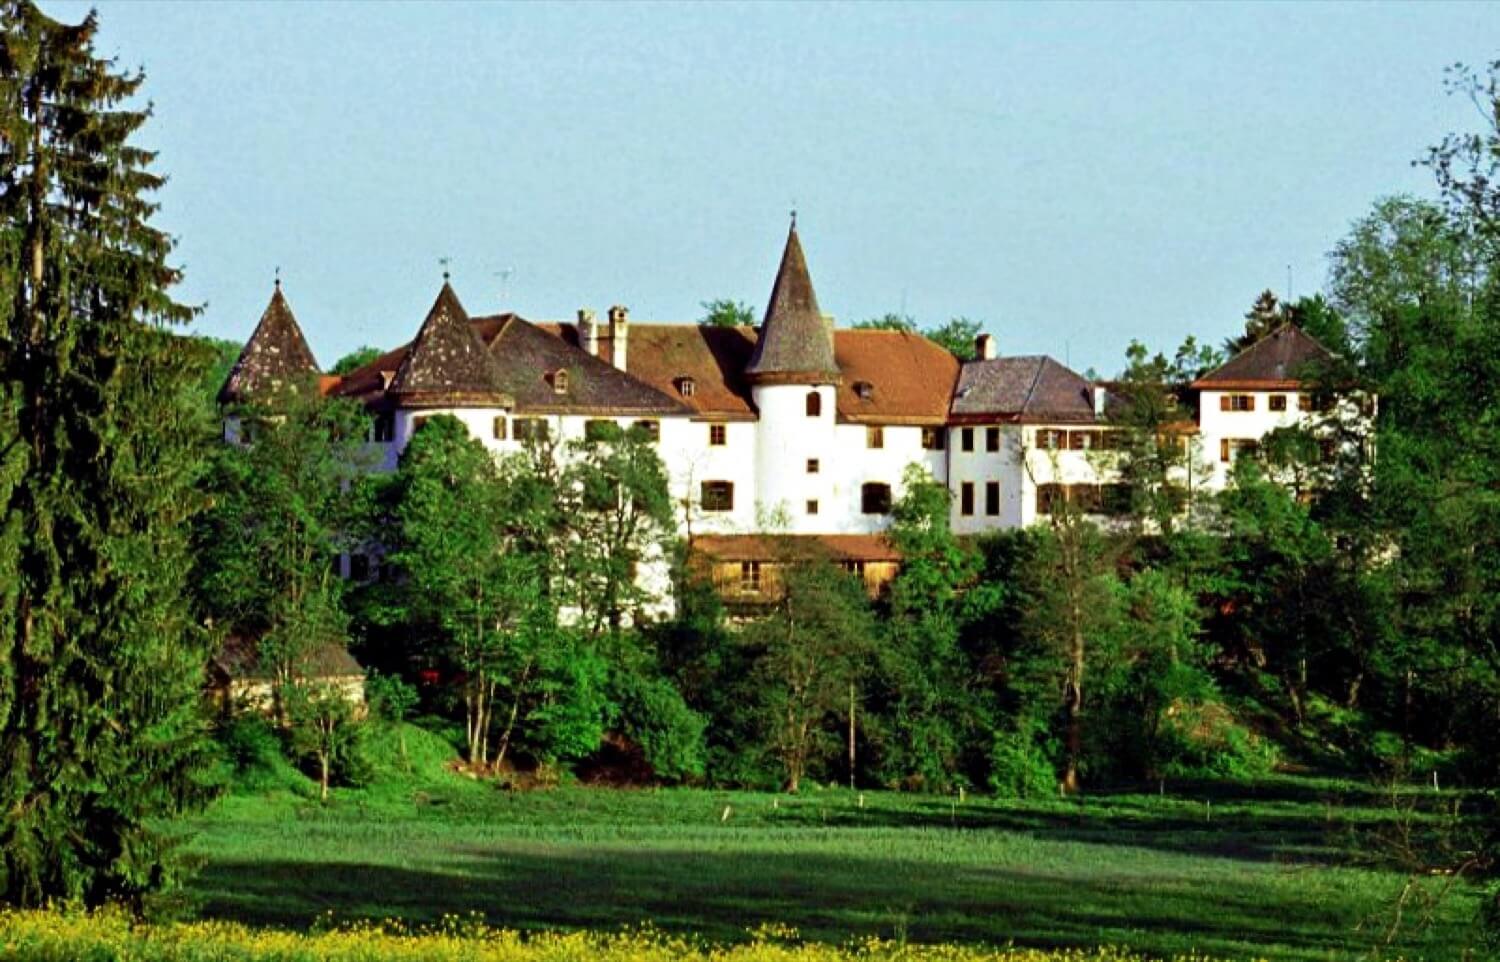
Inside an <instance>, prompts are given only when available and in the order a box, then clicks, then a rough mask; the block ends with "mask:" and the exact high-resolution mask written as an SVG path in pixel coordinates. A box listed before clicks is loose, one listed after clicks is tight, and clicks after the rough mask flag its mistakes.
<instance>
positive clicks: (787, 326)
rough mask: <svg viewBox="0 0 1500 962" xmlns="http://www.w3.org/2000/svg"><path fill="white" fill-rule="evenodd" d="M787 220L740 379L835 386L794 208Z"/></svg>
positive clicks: (829, 328) (829, 342)
mask: <svg viewBox="0 0 1500 962" xmlns="http://www.w3.org/2000/svg"><path fill="white" fill-rule="evenodd" d="M791 221H792V222H791V227H790V228H789V229H788V231H787V235H786V248H785V249H784V250H783V251H782V254H781V267H780V268H779V269H778V270H777V271H776V282H775V283H774V284H773V285H772V286H771V299H770V302H769V303H768V304H767V305H766V318H765V321H764V323H762V324H761V326H760V336H759V337H758V338H757V340H756V342H755V353H754V354H752V355H751V356H750V363H749V364H748V365H747V366H746V368H745V375H746V377H748V378H749V379H750V381H751V382H752V383H754V382H763V383H764V382H779V383H783V384H836V383H838V381H839V377H840V375H839V367H838V364H837V363H836V362H835V361H834V357H833V325H832V322H830V321H829V320H827V319H825V318H824V317H823V312H822V311H821V310H819V308H818V295H817V294H816V293H815V292H814V291H813V284H812V275H811V274H809V272H808V270H807V257H806V256H805V255H804V254H803V253H802V240H801V238H799V237H798V236H797V212H796V210H795V209H794V210H793V211H792V219H791Z"/></svg>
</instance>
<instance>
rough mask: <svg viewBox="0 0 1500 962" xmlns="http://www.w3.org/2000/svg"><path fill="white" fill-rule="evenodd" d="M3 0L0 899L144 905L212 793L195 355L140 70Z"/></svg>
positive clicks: (174, 873)
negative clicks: (193, 593)
mask: <svg viewBox="0 0 1500 962" xmlns="http://www.w3.org/2000/svg"><path fill="white" fill-rule="evenodd" d="M97 31H98V21H97V18H96V17H95V16H94V15H92V14H90V15H89V16H88V17H86V18H85V19H84V21H83V22H82V23H81V24H79V25H76V26H69V25H64V24H60V23H58V22H56V21H54V20H52V19H50V18H49V17H47V16H46V15H45V14H43V13H42V12H41V11H39V10H38V9H37V8H36V7H35V6H34V5H33V4H32V3H30V2H26V0H7V2H4V3H3V4H0V145H3V147H0V156H3V158H4V160H3V162H0V170H3V171H4V173H3V179H4V181H5V185H6V186H5V189H4V190H0V292H3V297H0V811H4V812H5V815H4V817H3V818H0V900H3V901H7V902H11V903H16V904H21V905H38V904H42V903H44V902H49V901H53V900H76V901H80V902H83V903H86V904H89V905H99V904H101V903H104V902H107V901H113V900H119V901H123V902H126V903H128V904H129V905H130V906H131V907H132V908H133V909H134V910H136V911H140V910H141V909H142V908H143V907H144V905H145V903H146V901H147V899H148V898H150V897H152V896H153V895H154V894H156V893H160V892H162V891H163V890H165V889H170V888H171V887H173V886H174V885H175V884H176V883H177V882H178V881H179V879H180V874H181V870H182V869H183V867H184V866H183V864H182V863H181V862H180V861H178V860H177V859H176V858H175V857H174V854H173V853H174V849H175V848H176V841H175V840H174V839H173V838H172V837H170V836H168V835H167V834H165V833H164V832H163V831H162V828H161V826H162V820H163V819H168V818H170V817H171V816H173V815H174V814H177V813H179V812H182V811H184V810H190V809H193V808H195V807H197V806H198V805H200V804H202V803H203V802H205V801H206V800H207V799H208V798H209V797H210V796H211V795H212V793H213V791H214V784H213V759H212V743H211V741H210V739H209V738H208V733H207V726H206V723H205V721H204V719H203V717H202V712H201V706H200V701H199V688H200V685H201V678H202V670H203V665H204V663H205V659H206V655H207V645H208V640H209V639H208V636H207V633H206V632H205V631H204V630H203V629H202V627H201V625H200V623H199V622H198V621H197V620H196V619H195V618H194V617H193V612H192V611H191V609H190V607H189V605H188V590H187V586H188V581H189V576H190V573H191V571H192V558H191V554H190V552H189V544H188V540H187V538H186V536H185V535H186V531H187V529H188V526H189V525H190V524H191V523H192V520H193V518H194V516H195V515H197V514H198V512H199V511H200V510H202V508H203V498H202V497H201V495H200V493H199V490H198V484H199V478H200V474H201V462H202V457H203V451H202V445H203V444H204V443H205V442H206V441H207V440H208V439H209V438H210V437H211V436H212V433H213V428H212V425H211V424H210V423H208V422H207V420H206V419H205V417H204V414H205V410H206V409H205V405H204V403H203V398H202V394H201V391H202V384H203V380H204V377H205V369H206V367H207V366H208V365H207V363H206V361H205V360H204V358H203V355H204V354H205V352H204V351H202V350H200V349H197V348H196V347H195V346H194V345H193V344H192V343H191V342H188V341H187V340H186V339H184V338H180V337H178V336H176V335H175V334H173V333H172V327H173V326H174V325H177V324H181V323H184V322H186V321H187V320H189V319H190V318H191V317H192V316H193V314H194V313H195V311H194V310H193V309H191V308H188V307H184V306H183V305H180V304H177V303H176V302H174V301H173V300H172V296H171V293H170V289H171V288H172V287H173V285H175V284H176V283H177V282H178V280H179V272H178V270H177V269H176V268H174V267H172V266H171V265H170V264H169V263H168V257H169V256H170V255H171V252H172V246H173V242H172V239H171V237H170V236H168V235H167V234H165V233H163V232H162V231H160V230H158V229H156V228H155V227H153V226H152V225H151V222H150V221H151V218H152V217H153V215H154V214H155V213H156V210H157V204H156V202H155V201H154V200H153V196H154V194H155V192H156V191H157V190H158V189H159V188H160V186H161V185H162V183H163V181H164V178H163V177H162V176H161V175H160V174H158V173H155V172H154V171H153V170H152V164H153V162H154V160H155V155H154V154H153V153H152V152H150V151H147V150H143V149H142V148H140V147H138V146H136V145H135V144H134V143H133V140H134V139H135V136H136V134H137V133H138V132H139V131H140V130H141V128H142V127H143V126H144V124H145V123H146V120H147V119H148V115H149V114H148V111H146V110H142V109H138V106H137V105H140V104H141V103H142V100H141V91H142V82H143V77H142V75H141V74H139V73H124V72H120V71H119V70H118V69H117V67H116V61H114V60H105V59H101V58H99V57H98V56H96V54H95V50H94V42H95V38H96V34H97Z"/></svg>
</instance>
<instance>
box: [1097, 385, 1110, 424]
mask: <svg viewBox="0 0 1500 962" xmlns="http://www.w3.org/2000/svg"><path fill="white" fill-rule="evenodd" d="M1108 393H1109V392H1108V391H1106V390H1105V389H1104V385H1102V384H1095V385H1094V417H1096V418H1102V417H1104V399H1105V396H1106V395H1107V394H1108Z"/></svg>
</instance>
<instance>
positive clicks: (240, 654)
mask: <svg viewBox="0 0 1500 962" xmlns="http://www.w3.org/2000/svg"><path fill="white" fill-rule="evenodd" d="M212 663H213V665H214V666H215V667H217V668H218V669H219V670H220V671H222V672H223V673H224V674H225V676H226V677H228V678H231V679H234V678H238V679H246V680H248V679H251V678H269V677H271V675H272V666H270V665H266V664H263V663H262V662H261V658H260V645H259V643H258V642H257V641H255V640H254V639H250V638H246V637H244V636H243V635H230V636H229V637H228V638H226V639H224V646H223V647H222V648H220V649H219V652H218V654H216V655H214V657H213V658H212ZM297 670H298V671H299V672H301V673H302V674H304V675H307V676H309V677H312V678H339V677H348V676H354V675H363V674H364V673H365V670H364V668H363V667H361V666H360V664H359V662H357V661H355V660H354V656H353V655H351V654H349V652H348V650H347V649H346V648H344V646H343V645H338V644H334V643H332V642H328V643H324V644H320V645H315V646H314V647H313V648H312V649H311V650H310V651H308V652H307V653H306V654H304V655H303V656H302V658H301V659H300V660H299V662H298V665H297Z"/></svg>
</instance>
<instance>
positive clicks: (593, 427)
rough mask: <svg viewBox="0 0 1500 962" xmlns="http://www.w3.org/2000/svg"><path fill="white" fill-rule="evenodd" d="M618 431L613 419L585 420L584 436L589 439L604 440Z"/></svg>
mask: <svg viewBox="0 0 1500 962" xmlns="http://www.w3.org/2000/svg"><path fill="white" fill-rule="evenodd" d="M617 431H618V428H617V427H616V426H615V422H613V421H605V420H603V419H595V420H589V421H585V422H583V436H584V438H585V439H587V440H589V441H604V440H606V439H608V438H612V437H614V435H615V434H616V433H617Z"/></svg>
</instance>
